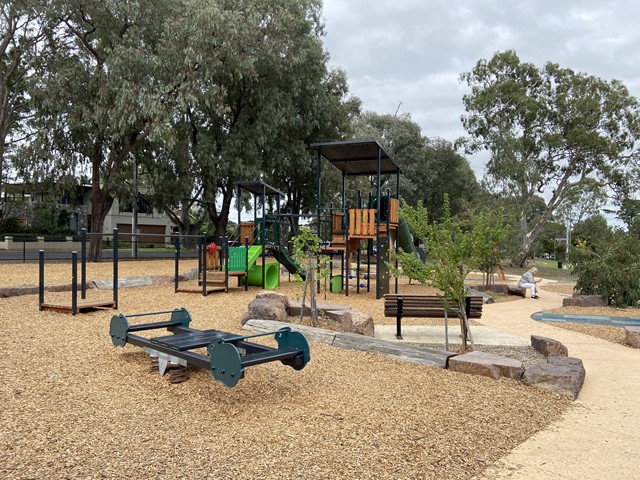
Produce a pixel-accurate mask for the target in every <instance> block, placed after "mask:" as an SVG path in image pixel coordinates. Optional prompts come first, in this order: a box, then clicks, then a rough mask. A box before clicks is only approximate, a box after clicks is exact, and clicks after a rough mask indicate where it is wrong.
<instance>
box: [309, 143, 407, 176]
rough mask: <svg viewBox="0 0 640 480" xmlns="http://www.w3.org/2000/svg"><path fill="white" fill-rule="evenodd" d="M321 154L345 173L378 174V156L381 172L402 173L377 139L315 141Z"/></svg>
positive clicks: (315, 146) (385, 173)
mask: <svg viewBox="0 0 640 480" xmlns="http://www.w3.org/2000/svg"><path fill="white" fill-rule="evenodd" d="M311 148H315V149H316V150H317V151H318V152H319V153H320V155H322V156H323V157H324V158H326V159H327V160H329V162H331V163H332V164H333V165H335V166H336V167H337V168H338V169H339V170H340V171H341V172H342V173H343V174H344V175H347V176H349V175H354V176H355V175H377V173H378V156H379V157H380V173H381V174H382V175H387V174H391V173H402V170H401V169H400V167H399V166H398V164H397V163H396V162H395V160H394V159H393V158H392V157H391V156H390V155H389V154H387V152H385V151H384V149H383V148H382V147H381V146H380V144H379V143H378V142H377V141H376V140H352V141H347V142H328V143H314V144H312V145H311Z"/></svg>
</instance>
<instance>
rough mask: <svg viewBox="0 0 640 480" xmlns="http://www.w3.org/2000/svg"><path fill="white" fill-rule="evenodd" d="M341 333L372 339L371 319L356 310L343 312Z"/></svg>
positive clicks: (373, 330) (373, 328) (372, 326)
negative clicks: (356, 334)
mask: <svg viewBox="0 0 640 480" xmlns="http://www.w3.org/2000/svg"><path fill="white" fill-rule="evenodd" d="M341 320H342V331H343V332H345V333H358V334H360V335H365V336H367V337H373V336H374V332H375V327H374V325H373V317H372V316H371V315H369V314H367V313H363V312H359V311H357V310H349V311H345V312H344V313H343V314H342V316H341Z"/></svg>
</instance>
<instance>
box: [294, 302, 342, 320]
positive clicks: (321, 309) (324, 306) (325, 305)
mask: <svg viewBox="0 0 640 480" xmlns="http://www.w3.org/2000/svg"><path fill="white" fill-rule="evenodd" d="M310 305H311V301H310V300H309V299H308V298H307V300H306V301H305V310H304V314H305V316H309V315H311V308H310ZM316 305H317V307H318V314H324V313H326V312H329V311H338V310H351V307H350V306H348V305H342V304H339V303H330V302H324V301H316ZM301 311H302V302H301V301H299V300H292V301H290V302H289V315H291V316H292V317H299V316H300V312H301Z"/></svg>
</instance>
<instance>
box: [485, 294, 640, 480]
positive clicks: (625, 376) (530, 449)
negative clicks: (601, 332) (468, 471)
mask: <svg viewBox="0 0 640 480" xmlns="http://www.w3.org/2000/svg"><path fill="white" fill-rule="evenodd" d="M541 288H542V291H541V292H540V296H541V298H540V299H538V300H534V299H530V298H526V299H524V300H522V301H517V302H506V303H497V304H492V305H485V306H484V309H483V312H482V319H480V322H481V323H483V324H484V325H487V326H490V327H493V328H497V329H499V330H502V331H504V332H509V333H511V334H514V335H518V336H522V337H528V336H530V335H543V336H546V337H551V338H553V339H555V340H558V341H560V342H562V343H563V344H564V345H566V347H567V348H568V349H569V355H570V356H574V357H578V358H581V359H582V361H583V362H584V366H585V369H586V371H587V376H586V379H585V383H584V386H583V388H582V391H581V392H580V396H579V397H578V400H577V401H576V402H575V405H574V408H572V409H570V411H569V412H567V413H565V414H564V415H563V417H562V418H561V419H560V420H559V421H558V422H556V423H554V424H553V425H552V426H551V427H550V428H548V429H546V430H544V431H541V432H539V433H538V434H536V435H534V436H533V437H531V438H530V439H529V440H527V441H526V442H524V443H523V444H521V445H520V446H518V447H517V448H516V449H514V450H513V451H512V452H511V453H510V454H509V455H507V456H506V457H504V458H503V459H502V460H500V461H499V462H498V463H497V464H496V465H494V466H492V467H491V468H489V469H488V470H487V471H486V472H485V473H484V474H483V475H481V476H479V477H476V479H478V480H480V479H482V480H489V479H491V480H493V479H501V478H509V479H539V478H554V479H571V480H589V479H593V480H596V479H597V480H601V479H608V480H614V479H640V350H639V349H632V348H628V347H625V346H622V345H617V344H613V343H610V342H607V341H604V340H600V339H597V338H594V337H590V336H587V335H582V334H580V333H577V332H571V331H569V330H564V329H562V328H557V327H555V326H553V325H548V324H544V323H541V322H537V321H535V320H532V319H531V318H530V315H531V314H532V313H534V312H538V311H540V310H548V309H553V308H557V307H560V306H561V305H562V298H563V297H562V295H559V294H555V293H551V292H547V291H544V286H542V287H541ZM505 414H506V415H508V412H505Z"/></svg>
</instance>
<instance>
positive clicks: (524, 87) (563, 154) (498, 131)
mask: <svg viewBox="0 0 640 480" xmlns="http://www.w3.org/2000/svg"><path fill="white" fill-rule="evenodd" d="M461 81H462V82H463V83H465V84H466V85H468V86H469V87H470V90H471V91H470V93H468V94H466V95H465V96H464V97H463V102H464V105H465V109H466V114H464V115H463V116H462V118H461V119H462V123H463V125H464V127H465V129H466V130H467V133H468V137H467V138H466V139H465V143H464V144H465V146H466V151H467V153H476V152H478V151H481V150H487V151H489V153H490V159H489V161H488V163H487V165H486V171H485V174H486V180H487V184H488V185H490V186H491V187H492V188H493V189H494V191H498V192H500V193H502V194H504V195H509V196H513V197H516V198H517V200H518V204H519V205H520V211H521V215H520V231H521V240H520V247H519V252H518V255H517V263H518V264H519V265H521V266H522V265H524V264H525V262H526V259H527V255H528V253H529V250H530V248H531V245H532V243H533V241H534V240H535V238H536V236H537V235H538V233H539V232H540V230H541V229H542V227H543V226H544V224H545V223H546V222H548V221H549V220H550V218H551V215H552V214H553V212H554V210H555V209H556V208H557V207H558V206H559V205H560V204H561V203H562V201H563V199H564V198H565V196H566V194H567V192H568V191H570V190H571V189H573V188H574V187H575V186H577V185H579V184H580V183H581V182H583V181H585V179H587V178H589V177H591V178H596V179H598V180H599V181H601V182H604V183H607V184H609V185H611V186H614V187H615V184H616V183H620V180H621V179H623V178H625V176H626V172H628V171H629V170H630V169H633V168H636V165H635V163H636V162H635V159H636V158H637V142H638V136H639V135H640V122H639V117H638V113H639V105H638V101H637V100H636V99H635V98H634V97H633V96H631V95H630V94H629V92H628V90H627V88H626V87H625V86H624V85H623V84H622V83H621V82H619V81H617V80H613V81H606V80H603V79H600V78H597V77H594V76H590V75H587V74H584V73H576V72H574V71H573V70H571V69H568V68H561V67H560V66H559V65H557V64H554V63H547V64H546V65H545V66H544V67H542V68H538V67H536V66H534V65H532V64H530V63H525V62H521V61H520V59H519V58H518V56H517V55H516V53H515V52H514V51H505V52H498V53H496V54H495V55H494V56H493V57H492V58H491V59H490V60H484V59H483V60H480V61H479V62H478V63H477V64H476V66H475V67H474V68H473V70H471V71H470V72H467V73H463V74H462V75H461ZM543 192H544V193H546V194H547V195H548V200H547V203H546V210H545V211H544V213H543V214H542V215H541V216H540V218H539V219H538V220H537V221H535V223H533V224H532V225H529V224H527V221H526V217H525V211H526V205H527V203H528V202H529V201H530V200H531V199H532V198H533V197H534V196H535V195H538V194H542V193H543Z"/></svg>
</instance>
